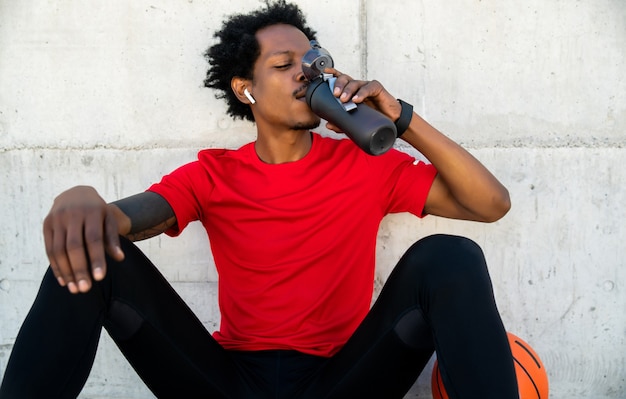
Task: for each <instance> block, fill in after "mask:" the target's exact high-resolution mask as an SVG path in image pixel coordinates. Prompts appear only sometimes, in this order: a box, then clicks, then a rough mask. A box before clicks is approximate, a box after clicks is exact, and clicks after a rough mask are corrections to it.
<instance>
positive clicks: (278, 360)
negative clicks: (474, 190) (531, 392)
mask: <svg viewBox="0 0 626 399" xmlns="http://www.w3.org/2000/svg"><path fill="white" fill-rule="evenodd" d="M122 248H123V250H124V253H125V254H126V258H125V260H124V261H123V262H121V263H116V262H113V261H110V260H109V262H108V269H107V270H108V272H107V276H106V278H105V279H104V280H103V281H102V282H97V283H95V284H94V285H93V288H92V289H91V290H90V291H89V292H88V293H87V294H81V295H72V294H70V293H69V292H68V290H67V289H66V288H63V287H60V286H59V284H58V283H57V281H56V279H55V278H54V276H53V275H52V273H51V272H50V271H49V270H48V272H47V273H46V275H45V277H44V280H43V283H42V285H41V288H40V291H39V293H38V295H37V298H36V300H35V303H34V305H33V307H32V309H31V310H30V312H29V314H28V316H27V318H26V320H25V321H24V324H23V326H22V328H21V330H20V332H19V335H18V337H17V340H16V342H15V346H14V348H13V351H12V353H11V357H10V359H9V363H8V365H7V370H6V372H5V375H4V381H3V383H2V386H1V387H0V398H2V399H9V398H20V399H27V398H44V397H45V398H74V397H76V396H77V395H78V394H79V392H80V390H81V389H82V387H83V385H84V384H85V381H86V380H87V377H88V375H89V372H90V370H91V366H92V364H93V360H94V356H95V353H96V348H97V345H98V340H99V337H100V332H101V327H102V326H104V328H106V329H107V331H108V332H109V334H110V335H111V337H112V338H113V340H114V341H115V342H116V344H117V345H118V346H119V348H120V350H121V351H122V352H123V354H124V356H126V358H127V359H128V361H129V362H130V363H131V365H132V366H133V367H134V368H135V370H136V371H137V373H138V374H139V376H140V377H141V378H142V379H143V381H144V382H145V383H146V385H147V386H148V387H149V388H150V389H151V390H152V391H153V392H154V394H155V395H157V397H159V398H200V397H202V398H246V399H247V398H315V399H319V398H381V399H382V398H385V399H387V398H402V397H403V395H404V394H405V393H406V392H407V391H408V390H409V389H410V387H411V385H412V384H413V383H414V381H415V380H416V378H417V377H418V375H419V374H420V373H421V371H422V370H423V368H424V367H425V365H426V363H427V362H428V360H429V359H430V357H431V355H432V353H433V351H434V350H435V349H436V351H437V355H438V361H439V366H440V369H441V372H442V378H443V381H444V384H445V386H446V390H447V392H448V395H449V397H450V398H498V399H508V398H517V397H518V394H517V382H516V378H515V371H514V367H513V361H512V357H511V351H510V348H509V345H508V341H507V337H506V333H505V329H504V327H503V325H502V321H501V319H500V316H499V314H498V311H497V309H496V304H495V301H494V297H493V292H492V287H491V281H490V278H489V274H488V272H487V266H486V264H485V259H484V256H483V253H482V251H481V249H480V248H479V247H478V245H476V244H475V243H474V242H473V241H471V240H468V239H466V238H462V237H456V236H448V235H435V236H430V237H427V238H425V239H422V240H420V241H418V242H417V243H415V244H414V245H413V246H411V248H410V249H409V250H408V251H407V252H406V253H405V254H404V256H403V257H402V258H401V259H400V261H399V262H398V265H397V266H396V267H395V269H394V270H393V272H392V274H391V275H390V277H389V278H388V280H387V282H386V284H385V287H384V288H383V290H382V292H381V293H380V296H379V298H378V300H377V301H376V303H375V305H374V306H373V308H372V309H371V311H370V312H369V314H368V315H367V317H366V318H365V320H364V321H363V322H362V324H361V325H360V326H359V328H358V329H357V330H356V332H355V333H354V335H353V336H352V337H351V338H350V339H349V340H348V342H347V343H346V345H345V346H344V347H343V348H342V349H341V351H340V352H339V353H337V354H336V355H335V356H333V357H332V358H329V359H327V358H322V357H316V356H311V355H305V354H302V353H299V352H295V351H259V352H235V351H227V350H224V349H223V348H222V347H221V346H220V345H219V344H218V343H217V342H216V341H215V340H214V339H213V338H212V337H211V335H210V333H209V332H208V331H207V330H206V329H205V328H204V326H203V325H202V323H201V322H200V321H199V320H198V318H197V317H196V316H195V315H194V314H193V312H192V311H191V310H190V309H189V308H188V307H187V305H186V304H185V303H184V302H183V301H182V299H181V298H180V297H179V296H178V295H177V294H176V292H175V291H174V290H173V288H172V287H171V286H170V285H169V284H168V283H167V281H166V280H165V279H164V278H163V276H162V275H161V274H160V273H159V272H158V271H157V269H156V268H155V267H154V266H153V265H152V263H151V262H150V261H149V260H148V259H147V258H146V257H145V256H144V255H143V253H142V252H141V251H140V250H139V249H138V248H137V247H135V246H134V245H133V244H132V243H130V242H128V241H126V240H123V242H122Z"/></svg>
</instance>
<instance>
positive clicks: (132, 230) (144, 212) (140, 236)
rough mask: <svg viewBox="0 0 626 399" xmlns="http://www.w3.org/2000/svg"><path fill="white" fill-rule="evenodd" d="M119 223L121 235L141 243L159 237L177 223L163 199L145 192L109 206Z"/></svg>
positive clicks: (172, 212)
mask: <svg viewBox="0 0 626 399" xmlns="http://www.w3.org/2000/svg"><path fill="white" fill-rule="evenodd" d="M109 207H111V209H112V210H113V212H114V214H115V217H116V219H117V222H118V228H119V233H120V235H122V236H125V237H126V238H128V239H129V240H132V241H139V240H144V239H147V238H150V237H154V236H157V235H159V234H161V233H163V232H164V231H166V230H167V229H168V228H170V227H172V226H173V225H174V224H175V223H176V217H175V215H174V211H173V210H172V208H171V207H170V205H169V204H168V203H167V201H165V199H164V198H163V197H161V196H160V195H158V194H156V193H152V192H144V193H140V194H136V195H133V196H131V197H128V198H124V199H121V200H119V201H115V202H112V203H110V204H109Z"/></svg>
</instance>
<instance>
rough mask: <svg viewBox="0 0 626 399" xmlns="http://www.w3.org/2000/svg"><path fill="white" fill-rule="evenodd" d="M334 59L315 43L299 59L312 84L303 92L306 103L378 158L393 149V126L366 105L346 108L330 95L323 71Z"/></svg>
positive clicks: (394, 129) (331, 64)
mask: <svg viewBox="0 0 626 399" xmlns="http://www.w3.org/2000/svg"><path fill="white" fill-rule="evenodd" d="M332 66H333V60H332V58H331V56H330V54H329V53H328V51H326V50H325V49H323V48H321V47H320V46H319V44H317V42H316V41H314V40H312V41H311V50H309V51H308V52H307V53H306V54H305V55H304V57H303V58H302V70H303V71H304V75H305V76H306V77H307V79H309V80H310V81H311V82H310V84H309V86H308V88H307V91H306V102H307V104H308V105H309V107H311V109H312V110H313V112H314V113H315V114H316V115H318V116H319V117H320V118H323V119H325V120H327V121H328V122H331V123H332V124H334V125H335V126H337V127H338V128H339V129H341V131H342V132H344V133H345V134H346V135H347V136H348V137H349V138H350V139H351V140H352V141H353V142H354V143H356V145H358V146H359V147H360V148H361V149H362V150H363V151H365V152H366V153H368V154H370V155H380V154H383V153H385V152H387V151H388V150H389V149H390V148H391V147H393V144H394V142H395V141H396V126H395V124H394V123H393V122H392V121H391V120H390V119H389V118H387V117H386V116H385V115H383V114H381V113H380V112H378V111H376V110H375V109H373V108H371V107H369V106H367V105H365V104H356V105H355V104H353V103H351V105H352V106H351V107H346V105H345V104H342V103H341V102H340V101H339V100H338V99H337V98H336V97H335V96H334V95H333V93H332V91H331V87H330V85H329V82H328V80H327V79H326V77H327V76H325V75H324V69H326V68H329V67H332Z"/></svg>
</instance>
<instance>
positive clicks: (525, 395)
mask: <svg viewBox="0 0 626 399" xmlns="http://www.w3.org/2000/svg"><path fill="white" fill-rule="evenodd" d="M507 335H508V338H509V345H511V352H512V353H513V361H514V363H515V375H516V376H517V386H518V388H519V397H520V399H548V374H547V373H546V369H545V367H544V366H543V363H542V362H541V359H540V358H539V355H537V353H536V352H535V351H534V350H533V348H531V346H530V345H528V344H527V343H526V342H524V341H523V340H522V339H521V338H519V337H517V336H516V335H513V334H511V333H507ZM431 389H432V393H433V398H434V399H448V394H447V393H446V389H445V388H444V386H443V381H442V380H441V373H440V372H439V367H438V363H437V361H436V360H435V365H434V367H433V374H432V377H431Z"/></svg>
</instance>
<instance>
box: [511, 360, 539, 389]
mask: <svg viewBox="0 0 626 399" xmlns="http://www.w3.org/2000/svg"><path fill="white" fill-rule="evenodd" d="M513 360H515V363H517V365H518V366H520V367H521V369H522V370H524V373H526V376H528V379H529V380H530V382H531V383H532V384H533V388H535V392H536V393H537V398H538V399H541V394H540V393H539V387H538V386H537V384H535V380H533V377H532V376H531V375H530V373H529V372H528V370H526V367H524V365H523V364H522V363H520V361H519V360H517V359H516V358H513Z"/></svg>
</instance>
